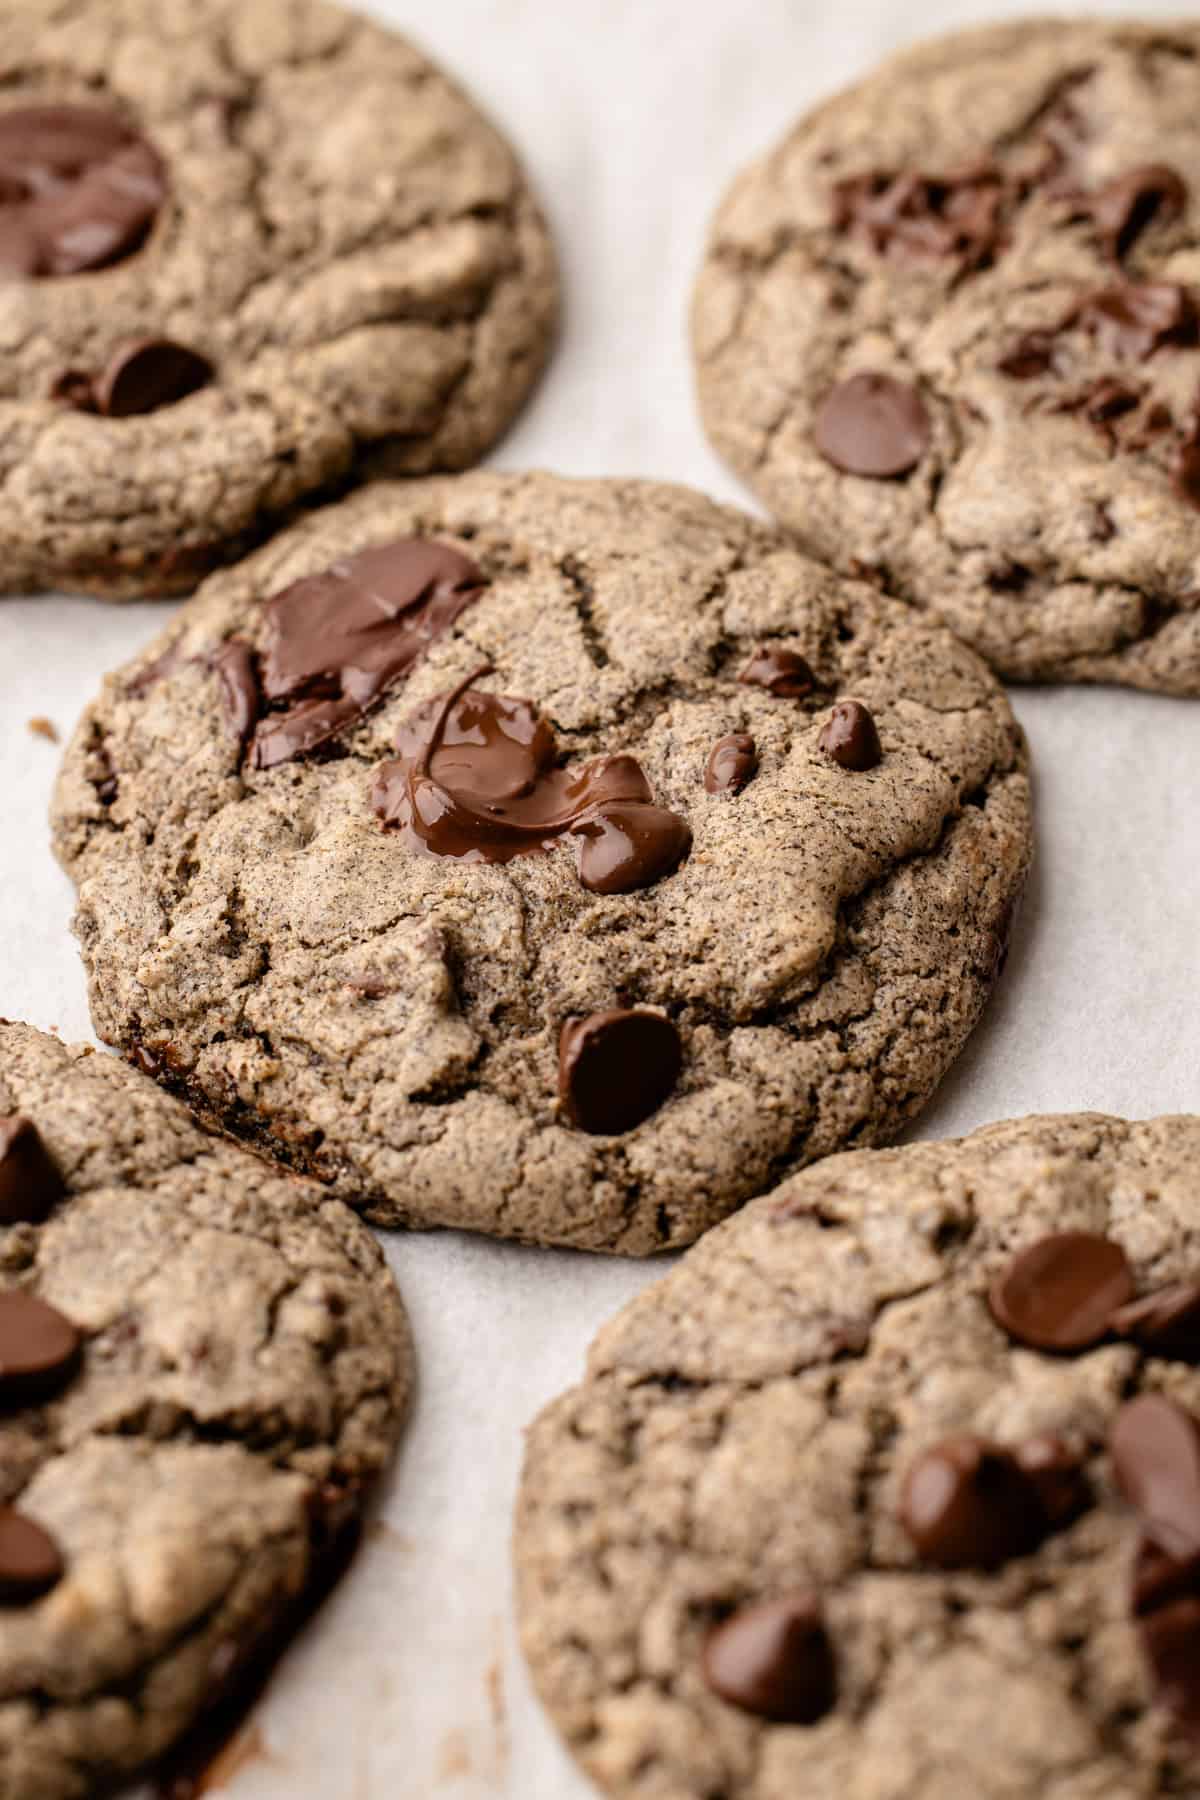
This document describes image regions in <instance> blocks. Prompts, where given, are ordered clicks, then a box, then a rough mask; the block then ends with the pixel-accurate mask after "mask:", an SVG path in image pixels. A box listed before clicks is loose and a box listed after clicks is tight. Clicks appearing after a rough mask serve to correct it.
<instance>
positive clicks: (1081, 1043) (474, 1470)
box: [0, 0, 1200, 1800]
mask: <svg viewBox="0 0 1200 1800" xmlns="http://www.w3.org/2000/svg"><path fill="white" fill-rule="evenodd" d="M244 3H245V4H246V5H247V6H252V5H254V4H255V0H244ZM372 10H374V11H375V12H376V13H378V14H379V15H380V16H381V17H382V18H385V19H390V20H392V21H394V22H395V23H396V24H398V25H400V26H402V27H404V28H406V29H408V30H410V31H411V32H412V34H413V35H414V36H415V37H417V38H418V39H419V40H420V41H421V42H423V44H424V45H425V46H426V47H427V48H428V49H429V50H430V51H431V52H433V53H434V54H435V55H436V56H437V57H438V58H440V60H441V61H442V62H443V63H444V64H445V65H446V67H447V68H448V69H450V70H451V71H452V72H454V73H456V74H457V75H458V76H459V77H460V78H461V79H462V80H463V81H464V82H465V83H466V84H467V85H468V86H469V87H470V88H472V89H473V90H474V91H475V93H476V94H477V95H478V97H479V98H480V100H481V101H482V102H484V103H485V104H486V105H487V106H488V107H489V108H490V109H491V110H492V112H493V113H494V115H495V116H496V118H497V119H498V120H499V122H500V123H501V125H502V126H503V127H504V128H505V129H506V130H507V131H508V132H509V134H510V135H511V137H512V138H513V139H514V140H515V141H516V143H517V144H518V145H519V147H520V148H521V150H522V152H523V154H524V156H525V157H526V159H527V162H528V165H529V167H530V170H531V172H532V174H533V176H534V178H535V180H536V182H537V185H538V187H539V189H540V191H541V193H542V195H543V196H544V199H545V201H546V203H547V205H548V207H549V210H550V212H551V215H552V218H553V222H554V225H555V227H556V229H557V232H558V236H559V242H560V246H561V250H562V255H563V259H564V263H565V268H566V276H567V287H568V297H567V305H568V315H567V324H566V330H565V335H564V338H563V342H562V345H561V348H560V350H559V354H558V357H557V359H556V361H555V363H554V364H553V366H552V368H551V370H550V374H549V376H548V379H547V380H546V382H545V384H544V385H543V387H542V389H541V391H540V393H539V395H538V396H537V398H536V399H535V401H534V403H533V405H532V406H531V407H530V409H529V411H528V412H527V414H526V415H525V417H524V419H523V420H522V421H521V423H520V425H519V426H518V428H517V429H516V430H515V431H514V432H513V433H512V434H511V436H510V437H509V438H508V440H507V442H506V443H505V444H504V445H503V446H502V448H501V451H500V452H499V454H498V455H497V457H496V459H495V460H496V461H497V462H498V463H500V464H502V465H503V466H505V467H509V468H518V467H522V466H530V465H534V466H543V467H547V468H554V469H558V470H560V471H562V472H565V473H576V474H595V475H606V474H618V473H629V474H645V475H656V476H662V477H670V478H674V479H679V480H684V481H691V482H694V483H695V484H696V485H698V486H700V487H703V488H707V489H708V490H709V491H710V492H712V493H714V494H716V495H718V496H722V497H726V498H730V499H735V500H736V499H741V500H743V502H744V501H745V499H746V497H745V496H744V495H743V494H742V493H741V492H740V490H739V488H738V485H737V484H736V483H735V482H734V480H733V479H732V477H731V476H729V475H728V474H726V473H725V472H724V471H723V470H722V469H721V467H720V466H719V465H718V463H717V461H716V459H715V457H714V456H713V455H712V453H711V452H710V451H709V450H708V448H707V447H706V445H705V443H704V440H703V438H702V435H701V432H700V428H699V425H698V422H697V418H696V413H695V409H694V405H693V400H692V391H691V376H690V371H689V364H688V356H687V346H686V336H685V311H686V304H687V296H688V292H689V289H690V285H691V280H692V277H693V274H694V271H695V266H696V262H697V259H698V257H699V254H700V250H701V245H702V241H703V236H704V231H705V226H706V223H707V219H708V216H709V214H710V212H711V210H712V207H713V206H714V204H715V202H716V200H717V197H718V195H719V194H720V192H721V191H722V189H723V188H724V186H725V183H726V181H727V180H728V179H729V177H730V176H731V175H732V174H733V172H734V171H735V170H736V169H737V168H738V167H739V166H740V165H741V164H742V163H744V162H745V161H746V160H747V159H748V158H749V157H751V156H752V155H754V154H756V153H757V152H758V151H759V150H760V149H762V148H764V147H765V146H767V145H768V144H769V143H771V141H772V140H773V139H774V138H775V137H776V136H777V135H778V134H779V133H780V132H781V131H782V130H783V129H784V127H785V126H786V125H787V124H788V123H789V122H790V121H791V120H792V119H793V118H794V117H795V116H796V115H797V114H798V113H799V112H800V111H801V110H802V109H803V108H805V107H807V106H808V105H809V104H810V103H811V102H812V101H814V100H815V99H817V98H818V97H819V96H821V95H823V94H824V93H826V92H828V91H830V90H832V89H834V88H835V87H837V86H839V85H840V84H842V83H844V82H846V81H848V80H851V79H853V78H854V77H855V76H856V75H857V74H858V73H860V72H861V71H863V70H865V69H866V68H867V67H868V66H869V65H870V64H871V63H872V62H873V61H874V60H875V59H876V58H877V57H878V56H880V55H881V54H883V53H884V52H886V51H887V50H889V49H891V48H892V47H894V46H896V45H898V44H900V43H902V42H904V41H906V40H907V39H909V38H911V37H913V36H916V35H918V34H919V33H925V32H933V31H935V30H938V29H948V28H950V27H953V26H954V25H956V24H965V23H970V22H973V21H975V20H982V19H984V18H986V17H987V16H988V15H989V13H991V14H997V13H1000V14H1004V13H1007V14H1014V13H1018V12H1021V11H1023V10H1031V9H1026V8H1022V7H1020V6H1013V5H1004V4H997V5H993V6H992V7H990V8H989V7H986V6H982V5H977V4H957V5H956V4H954V0H922V4H921V5H920V6H919V7H918V6H913V5H908V4H904V0H895V3H893V4H890V5H889V4H886V3H885V0H834V3H833V4H828V5H827V4H825V3H824V0H753V3H750V0H605V3H604V4H593V5H587V6H585V5H582V4H580V3H579V0H443V4H441V5H440V6H428V5H426V4H422V3H421V0H377V3H376V4H375V5H374V7H373V8H372ZM1089 10H1091V11H1093V12H1106V13H1118V12H1121V11H1124V12H1134V11H1137V12H1142V13H1146V14H1150V13H1151V12H1152V10H1155V9H1152V8H1149V7H1146V6H1138V5H1137V4H1136V0H1126V3H1125V5H1124V6H1119V5H1105V4H1104V3H1103V0H1093V4H1092V6H1091V7H1090V9H1089ZM347 103H348V104H351V105H352V104H353V97H352V96H348V101H347ZM168 610H169V609H167V608H165V607H163V606H146V605H140V606H125V607H110V606H105V605H103V604H101V603H98V602H94V601H81V600H78V599H62V600H52V599H38V600H30V601H24V600H13V601H7V600H4V601H0V1014H5V1015H8V1016H9V1017H13V1018H24V1019H28V1020H30V1021H31V1022H32V1023H34V1024H36V1025H39V1026H42V1027H47V1028H54V1029H57V1030H58V1031H60V1032H61V1033H62V1035H63V1037H64V1038H66V1039H68V1040H74V1039H79V1038H84V1037H87V1036H88V1035H89V1026H88V1017H87V1011H86V1007H85V1001H84V985H83V979H82V975H81V972H80V968H79V965H78V962H77V959H76V954H75V947H74V943H73V940H72V939H71V937H70V936H69V932H68V926H69V920H70V915H71V895H70V892H69V888H68V884H67V882H66V880H65V878H64V877H63V876H62V875H61V873H60V872H59V871H58V869H57V868H56V867H55V865H54V863H53V862H52V860H51V857H50V853H49V850H48V848H47V841H46V829H45V813H46V806H47V802H48V798H49V792H50V785H51V780H52V777H53V774H54V769H55V764H56V760H57V754H58V753H57V751H56V750H55V748H54V747H53V746H52V745H51V744H50V743H48V742H46V741H44V740H43V739H42V738H39V737H35V736H33V735H31V734H30V733H29V731H28V729H27V720H28V719H29V718H30V717H31V716H34V715H45V716H48V717H49V718H51V719H52V720H53V721H54V722H55V724H56V725H57V726H58V727H59V729H60V731H61V732H62V733H63V735H64V737H65V736H66V734H67V733H68V732H69V731H70V729H71V726H72V724H73V722H74V719H75V717H76V715H77V713H78V711H79V709H80V707H81V706H82V704H83V703H84V701H85V700H86V699H87V698H88V696H89V694H90V693H91V691H92V690H93V688H94V686H95V684H96V681H97V678H98V676H99V674H100V672H101V671H102V670H104V669H106V668H108V667H110V666H111V665H113V664H115V663H118V662H120V661H121V660H123V659H124V658H125V657H126V656H128V655H130V654H131V653H132V652H133V651H134V650H135V649H136V648H137V647H138V645H139V644H141V643H142V642H143V641H144V640H145V639H146V638H147V637H148V636H149V635H150V634H151V633H152V632H153V631H154V630H156V629H157V628H158V626H159V625H160V623H161V622H162V620H163V619H164V618H165V617H166V616H167V612H168ZM1015 703H1016V706H1017V710H1018V712H1019V713H1020V716H1021V719H1022V721H1023V723H1024V724H1025V726H1026V729H1027V730H1028V732H1029V736H1030V739H1031V743H1032V747H1033V752H1034V757H1035V767H1036V772H1037V797H1038V803H1039V819H1038V839H1039V860H1038V866H1037V871H1036V874H1035V876H1034V878H1033V881H1032V885H1031V887H1030V890H1029V893H1028V898H1027V902H1026V906H1025V909H1024V912H1023V915H1022V918H1021V921H1020V924H1019V926H1018V930H1017V934H1016V939H1015V942H1014V946H1013V951H1012V955H1011V958H1010V961H1009V966H1008V970H1007V973H1006V975H1005V977H1004V980H1003V983H1002V984H1001V988H1000V990H999V992H998V994H997V997H996V999H995V1001H994V1003H993V1005H992V1007H991V1010H990V1012H989V1014H988V1016H987V1018H986V1019H985V1021H984V1024H983V1025H982V1027H981V1028H980V1030H979V1031H978V1033H977V1034H976V1036H975V1038H974V1040H973V1043H972V1045H971V1047H970V1049H969V1050H968V1053H967V1055H966V1056H965V1057H964V1058H963V1060H962V1062H961V1063H960V1065H959V1067H958V1068H957V1070H956V1071H955V1072H954V1074H953V1075H952V1076H951V1078H950V1080H949V1081H948V1082H947V1084H946V1085H945V1087H944V1088H943V1090H942V1093H941V1095H940V1097H939V1098H938V1100H937V1101H936V1102H935V1103H934V1105H933V1106H932V1107H931V1108H930V1110H929V1111H928V1112H927V1113H926V1115H925V1117H924V1118H923V1120H922V1121H921V1123H920V1125H919V1127H918V1131H917V1134H918V1135H925V1136H939V1135H948V1134H951V1133H956V1132H959V1131H964V1130H969V1129H970V1128H972V1127H973V1126H975V1125H978V1124H982V1123H983V1122H985V1121H986V1120H989V1119H994V1118H1001V1117H1004V1116H1006V1115H1011V1114H1020V1113H1025V1112H1032V1111H1048V1110H1053V1109H1056V1108H1061V1109H1070V1108H1076V1107H1097V1108H1104V1109H1109V1110H1112V1111H1115V1112H1124V1113H1129V1114H1133V1115H1144V1114H1148V1113H1153V1112H1160V1111H1170V1110H1183V1109H1188V1108H1192V1109H1194V1108H1195V1107H1196V1106H1197V1105H1198V1104H1200V1006H1198V1001H1200V994H1198V987H1200V982H1198V980H1197V975H1198V962H1200V952H1198V949H1197V944H1198V941H1200V906H1198V904H1197V889H1198V887H1200V809H1198V807H1197V788H1198V774H1200V702H1195V703H1192V704H1191V705H1188V704H1187V703H1180V702H1171V701H1167V700H1155V699H1149V698H1146V697H1143V696H1137V695H1133V694H1129V693H1122V692H1118V691H1116V690H1103V689H1101V690H1092V691H1083V690H1043V691H1023V692H1018V693H1017V694H1016V695H1015ZM387 1248H388V1254H389V1256H390V1258H391V1261H392V1264H393V1266H394V1268H395V1271H396V1274H397V1276H398V1278H399V1280H400V1282H401V1284H402V1286H403V1290H404V1294H405V1297H406V1299H407V1302H408V1305H409V1309H410V1311H411V1314H412V1319H413V1324H414V1328H415V1332H416V1337H417V1344H418V1349H419V1352H420V1358H421V1379H420V1392H419V1397H418V1400H417V1406H416V1412H415V1416H414V1418H413V1421H412V1425H411V1429H410V1430H409V1433H408V1437H407V1441H406V1443H405V1446H404V1449H403V1453H402V1455H401V1458H400V1460H399V1463H398V1465H397V1469H396V1474H395V1477H394V1479H393V1480H392V1481H391V1482H390V1484H389V1486H388V1488H387V1491H386V1493H385V1495H384V1499H383V1504H382V1507H381V1510H380V1514H379V1517H378V1520H377V1522H376V1524H375V1526H374V1527H373V1529H372V1532H371V1535H370V1538H369V1541H368V1543H367V1545H366V1548H365V1551H364V1554H363V1555H362V1556H361V1558H360V1559H359V1561H358V1563H357V1565H356V1567H355V1569H354V1571H353V1572H352V1574H351V1575H350V1577H349V1579H348V1580H347V1582H346V1583H345V1584H344V1585H343V1587H342V1588H341V1590H340V1591H339V1593H338V1594H337V1595H336V1596H335V1598H334V1599H333V1601H332V1602H331V1603H330V1604H329V1606H328V1607H327V1608H326V1610H325V1611H324V1613H323V1614H322V1615H321V1617H320V1619H319V1620H318V1622H317V1623H316V1625H315V1626H314V1627H313V1629H312V1630H311V1631H310V1632H309V1634H308V1635H307V1637H306V1638H305V1639H304V1640H303V1641H302V1642H300V1643H299V1644H298V1645H297V1646H296V1647H295V1649H294V1650H293V1651H292V1652H291V1653H290V1654H289V1656H288V1658H287V1659H286V1661H285V1663H284V1665H283V1667H282V1669H281V1671H280V1674H279V1675H278V1677H277V1678H276V1680H275V1682H274V1684H273V1686H272V1688H271V1690H270V1693H269V1695H268V1697H267V1699H266V1701H265V1702H264V1703H263V1705H262V1706H261V1707H260V1709H259V1712H258V1714H257V1716H256V1720H255V1725H256V1727H257V1736H256V1737H255V1738H254V1739H253V1740H252V1741H251V1742H250V1743H249V1744H248V1745H247V1746H246V1752H247V1754H246V1757H245V1760H244V1761H243V1763H242V1766H241V1768H240V1769H239V1770H238V1771H237V1772H236V1773H235V1775H234V1776H233V1777H232V1779H231V1780H230V1782H229V1784H228V1787H227V1788H225V1789H222V1792H228V1793H230V1794H232V1795H234V1796H235V1797H236V1800H310V1797H311V1800H317V1797H318V1796H319V1797H320V1800H496V1797H498V1796H503V1797H504V1800H584V1797H585V1796H586V1795H588V1794H589V1793H590V1792H591V1789H590V1787H589V1785H588V1784H587V1783H586V1782H585V1781H584V1780H583V1779H582V1777H581V1776H579V1775H578V1774H577V1773H576V1772H575V1771H574V1768H573V1765H572V1764H571V1763H570V1761H569V1760H568V1758H567V1757H566V1755H565V1754H564V1753H563V1751H562V1750H561V1749H560V1748H559V1746H558V1743H557V1741H556V1739H555V1737H554V1735H553V1733H552V1731H551V1730H550V1728H549V1726H548V1724H547V1723H546V1721H545V1720H544V1718H543V1717H542V1715H541V1713H540V1711H539V1709H538V1707H537V1705H536V1703H535V1702H534V1700H533V1699H532V1696H531V1694H530V1691H529V1687H528V1684H527V1681H526V1678H525V1676H524V1672H523V1669H522V1666H521V1663H520V1659H519V1655H518V1653H517V1650H516V1646H515V1639H514V1633H513V1628H512V1618H511V1606H510V1575H509V1562H508V1539H509V1519H510V1509H511V1502H512V1498H513V1492H514V1487H515V1483H516V1477H517V1470H518V1465H519V1458H520V1452H521V1430H522V1427H523V1426H524V1425H525V1424H526V1423H527V1422H528V1421H529V1419H530V1418H531V1417H532V1415H533V1414H534V1413H535V1411H536V1410H537V1409H538V1408H539V1407H540V1406H541V1405H542V1404H543V1402H545V1401H546V1400H548V1399H549V1398H551V1396H553V1395H554V1394H555V1393H557V1392H558V1391H559V1390H560V1389H561V1388H563V1387H564V1386H566V1385H567V1384H569V1383H570V1382H571V1381H572V1380H574V1379H575V1378H576V1376H577V1374H578V1372H579V1370H580V1368H581V1365H582V1359H583V1353H584V1350H585V1348H586V1345H587V1343H588V1341H589V1339H590V1338H591V1336H592V1334H593V1332H594V1331H595V1329H596V1328H597V1326H598V1325H599V1324H600V1323H601V1321H602V1320H603V1319H604V1318H605V1317H606V1316H607V1315H608V1314H609V1313H610V1312H611V1311H612V1310H613V1309H614V1308H616V1307H617V1306H618V1305H620V1304H621V1303H622V1302H623V1301H624V1300H625V1299H626V1298H627V1297H629V1296H630V1295H632V1294H633V1293H634V1292H636V1291H637V1290H638V1289H639V1288H640V1287H641V1286H642V1285H644V1284H645V1283H646V1282H648V1281H651V1280H653V1279H654V1278H655V1275H656V1274H657V1273H660V1272H661V1265H659V1266H657V1267H656V1266H654V1265H650V1264H644V1263H643V1264H629V1263H624V1264H622V1263H618V1262H615V1261H612V1260H601V1259H588V1258H585V1257H582V1256H575V1255H569V1254H549V1253H538V1252H533V1251H527V1250H520V1249H515V1248H512V1247H509V1246H505V1245H497V1244H491V1243H487V1242H485V1241H482V1240H471V1239H467V1238H461V1237H456V1236H453V1235H449V1234H441V1235H427V1236H424V1237H412V1238H408V1237H393V1238H391V1239H390V1240H389V1242H388V1245H387Z"/></svg>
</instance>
